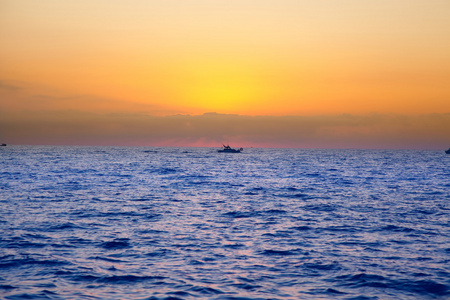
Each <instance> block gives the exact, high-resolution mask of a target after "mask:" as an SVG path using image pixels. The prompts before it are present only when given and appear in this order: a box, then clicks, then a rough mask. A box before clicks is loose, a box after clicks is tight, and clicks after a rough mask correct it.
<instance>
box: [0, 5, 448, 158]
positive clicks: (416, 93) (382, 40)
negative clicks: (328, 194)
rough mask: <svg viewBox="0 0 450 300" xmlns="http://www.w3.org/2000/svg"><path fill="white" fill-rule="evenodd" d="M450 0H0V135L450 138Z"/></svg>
mask: <svg viewBox="0 0 450 300" xmlns="http://www.w3.org/2000/svg"><path fill="white" fill-rule="evenodd" d="M449 14H450V1H448V0H415V1H412V0H396V1H392V0H390V1H388V0H367V1H360V0H341V1H335V0H316V1H306V0H277V1H269V0H239V1H237V0H227V1H225V0H223V1H222V0H214V1H211V0H209V1H206V0H164V1H154V0H128V1H119V0H108V1H106V0H89V1H88V0H77V1H75V0H65V1H60V0H40V1H34V0H0V45H1V47H0V143H9V144H52V145H53V144H55V145H135V146H139V145H140V146H220V145H221V144H222V143H230V144H233V145H236V146H245V147H298V148H377V149H379V148H381V149H383V148H388V149H404V148H407V149H409V148H413V149H441V148H448V147H450V55H449V53H450V18H448V15H449Z"/></svg>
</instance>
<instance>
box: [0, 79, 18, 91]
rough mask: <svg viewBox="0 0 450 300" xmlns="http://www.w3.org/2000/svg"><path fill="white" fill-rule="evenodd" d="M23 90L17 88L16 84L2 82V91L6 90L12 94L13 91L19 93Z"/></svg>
mask: <svg viewBox="0 0 450 300" xmlns="http://www.w3.org/2000/svg"><path fill="white" fill-rule="evenodd" d="M21 89H22V88H21V87H20V86H17V85H14V84H10V83H9V82H7V81H3V80H0V90H6V91H10V92H11V91H12V92H15V91H19V90H21Z"/></svg>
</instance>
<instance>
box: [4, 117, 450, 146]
mask: <svg viewBox="0 0 450 300" xmlns="http://www.w3.org/2000/svg"><path fill="white" fill-rule="evenodd" d="M0 139H3V142H7V143H10V144H57V145H58V144H59V145H61V144H63V145H136V146H137V145H141V146H182V147H183V146H186V147H187V146H213V147H217V146H221V144H222V143H230V144H231V145H232V146H236V147H294V148H361V149H444V148H448V147H449V146H450V114H430V115H419V116H401V115H379V114H373V115H359V116H358V115H336V116H283V117H276V116H240V115H226V114H216V113H207V114H203V115H196V116H191V115H172V116H164V117H158V116H148V115H143V114H122V113H114V114H112V113H110V114H96V113H86V112H79V111H59V112H56V111H52V112H30V111H29V112H17V113H13V114H2V115H0Z"/></svg>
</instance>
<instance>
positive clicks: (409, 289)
mask: <svg viewBox="0 0 450 300" xmlns="http://www.w3.org/2000/svg"><path fill="white" fill-rule="evenodd" d="M0 233H1V236H0V296H1V297H2V298H3V299H166V300H168V299H172V300H173V299H235V300H238V299H240V300H243V299H349V300H350V299H355V300H356V299H360V300H363V299H450V156H449V155H447V156H446V155H445V153H444V152H443V151H400V150H396V151H383V150H373V151H372V150H302V149H244V152H243V153H240V154H227V153H217V151H216V149H212V148H144V147H128V148H127V147H61V146H59V147H54V146H7V147H2V149H0Z"/></svg>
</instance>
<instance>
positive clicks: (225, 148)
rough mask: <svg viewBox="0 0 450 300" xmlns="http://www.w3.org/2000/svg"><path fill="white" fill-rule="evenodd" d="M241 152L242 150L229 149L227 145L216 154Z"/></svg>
mask: <svg viewBox="0 0 450 300" xmlns="http://www.w3.org/2000/svg"><path fill="white" fill-rule="evenodd" d="M242 150H244V149H242V148H240V149H237V150H236V149H233V148H231V147H230V146H229V145H223V149H221V150H217V152H220V153H241V151H242Z"/></svg>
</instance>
